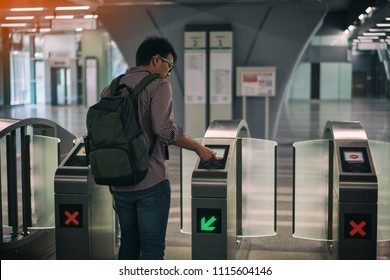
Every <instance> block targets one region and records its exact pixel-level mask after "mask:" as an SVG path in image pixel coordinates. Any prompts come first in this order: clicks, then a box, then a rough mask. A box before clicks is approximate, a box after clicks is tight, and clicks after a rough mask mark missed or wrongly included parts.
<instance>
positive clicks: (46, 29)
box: [39, 28, 51, 33]
mask: <svg viewBox="0 0 390 280" xmlns="http://www.w3.org/2000/svg"><path fill="white" fill-rule="evenodd" d="M39 31H40V32H42V33H46V32H50V31H51V29H50V28H41V29H39Z"/></svg>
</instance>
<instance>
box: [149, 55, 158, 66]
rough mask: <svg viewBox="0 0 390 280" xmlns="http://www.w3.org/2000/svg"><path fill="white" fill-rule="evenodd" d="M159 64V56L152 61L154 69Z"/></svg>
mask: <svg viewBox="0 0 390 280" xmlns="http://www.w3.org/2000/svg"><path fill="white" fill-rule="evenodd" d="M158 62H159V55H155V56H153V57H152V59H151V63H152V66H154V67H155V66H157V65H158Z"/></svg>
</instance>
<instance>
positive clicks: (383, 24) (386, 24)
mask: <svg viewBox="0 0 390 280" xmlns="http://www.w3.org/2000/svg"><path fill="white" fill-rule="evenodd" d="M376 26H378V27H390V23H377V24H376Z"/></svg>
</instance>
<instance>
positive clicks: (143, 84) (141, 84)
mask: <svg viewBox="0 0 390 280" xmlns="http://www.w3.org/2000/svg"><path fill="white" fill-rule="evenodd" d="M157 78H161V76H159V75H157V74H153V73H150V74H149V75H147V76H146V77H145V78H143V79H142V80H141V82H139V83H138V84H137V85H136V86H135V88H134V90H133V95H134V96H136V95H138V94H139V93H140V92H141V91H142V90H143V89H144V88H145V87H146V86H147V85H148V84H149V83H150V82H151V81H153V80H155V79H157Z"/></svg>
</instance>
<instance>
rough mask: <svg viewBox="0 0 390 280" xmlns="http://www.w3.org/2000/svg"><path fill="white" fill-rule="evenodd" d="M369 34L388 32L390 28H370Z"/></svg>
mask: <svg viewBox="0 0 390 280" xmlns="http://www.w3.org/2000/svg"><path fill="white" fill-rule="evenodd" d="M368 31H370V32H390V28H370V29H368Z"/></svg>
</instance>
